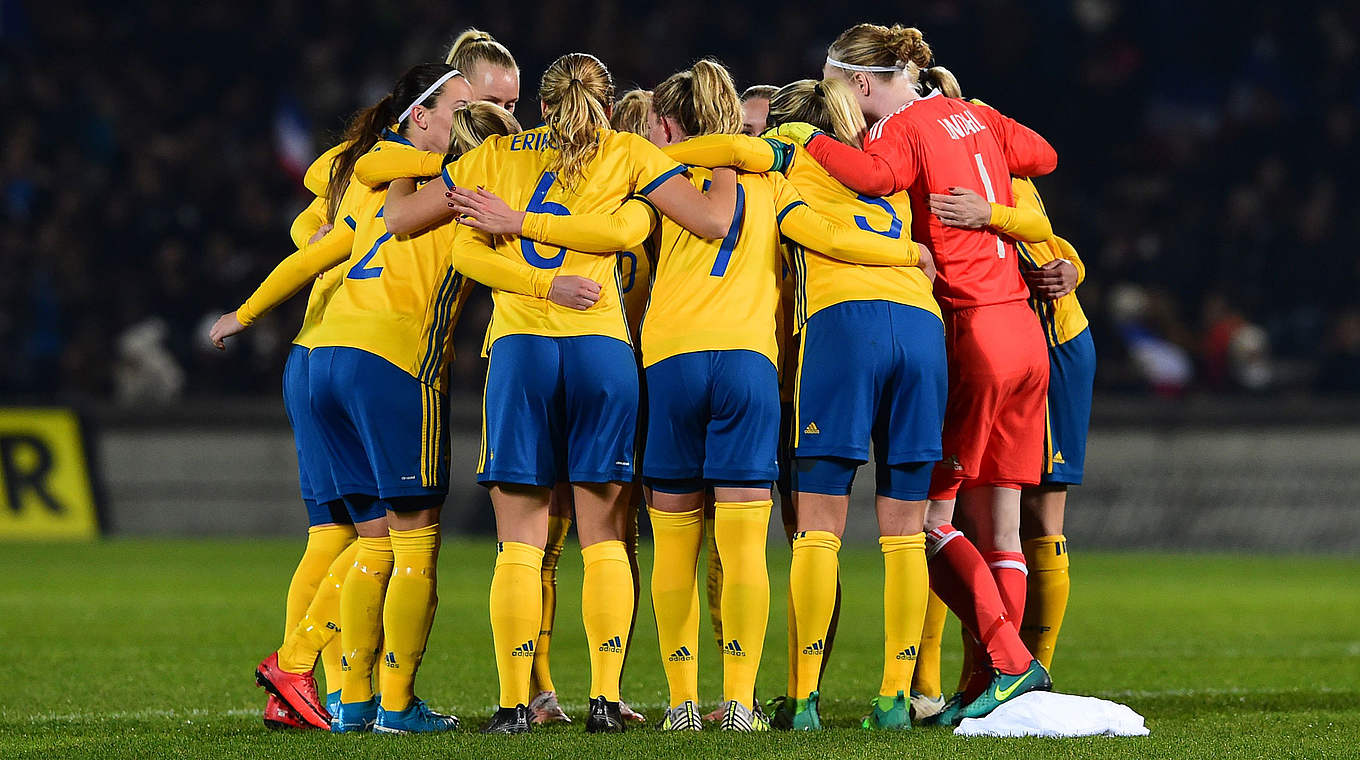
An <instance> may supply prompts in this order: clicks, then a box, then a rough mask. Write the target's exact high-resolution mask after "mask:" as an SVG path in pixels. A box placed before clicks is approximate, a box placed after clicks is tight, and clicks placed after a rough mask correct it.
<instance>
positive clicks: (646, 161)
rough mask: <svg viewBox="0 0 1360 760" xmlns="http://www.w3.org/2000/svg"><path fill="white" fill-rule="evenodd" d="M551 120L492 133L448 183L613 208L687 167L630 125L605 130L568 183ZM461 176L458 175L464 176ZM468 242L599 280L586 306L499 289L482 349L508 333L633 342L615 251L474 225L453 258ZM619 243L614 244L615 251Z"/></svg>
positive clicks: (554, 207)
mask: <svg viewBox="0 0 1360 760" xmlns="http://www.w3.org/2000/svg"><path fill="white" fill-rule="evenodd" d="M556 152H557V151H556V148H555V147H554V146H553V143H552V139H551V136H550V135H549V132H548V128H547V127H538V128H537V129H531V130H528V131H527V132H521V133H519V134H516V135H506V136H496V137H491V138H489V139H487V141H486V142H484V143H482V144H481V145H480V146H478V147H477V148H475V149H473V150H471V151H469V152H468V153H467V154H465V155H464V156H463V157H462V158H461V159H460V160H459V161H458V162H457V164H456V166H457V167H458V170H457V172H456V173H455V176H450V175H449V173H448V172H447V171H446V172H445V175H444V181H445V182H446V183H447V184H450V185H453V184H459V185H464V186H467V187H475V186H477V185H481V186H484V187H486V188H487V189H488V190H490V191H492V192H494V193H495V194H496V195H499V196H500V197H501V198H503V199H505V201H506V203H508V204H510V206H511V207H512V208H520V209H524V210H525V211H528V212H537V213H541V214H542V213H546V214H553V215H579V214H609V213H612V212H613V211H615V210H617V209H618V208H619V207H620V206H621V205H622V204H623V202H624V201H625V200H627V199H628V198H629V197H630V196H632V195H646V194H647V193H649V192H651V191H652V190H653V189H655V188H656V187H659V186H660V185H661V183H663V182H665V181H666V180H668V179H670V178H671V177H672V176H674V175H676V174H679V173H681V172H683V171H684V168H683V167H681V166H679V165H677V164H676V162H674V161H671V160H670V159H668V158H666V156H665V155H664V154H663V153H662V152H661V151H660V150H659V149H657V147H656V146H654V145H652V144H651V143H649V142H647V141H646V140H644V139H642V138H641V137H638V136H637V135H635V134H631V133H628V132H614V131H612V130H607V129H602V130H600V138H599V149H598V150H597V151H596V153H595V155H594V156H592V157H591V159H590V160H589V161H588V162H587V163H586V165H585V167H584V170H583V172H582V175H581V179H580V180H579V182H578V186H577V187H576V188H574V189H573V188H566V187H564V186H563V184H562V183H561V182H560V181H558V178H557V175H556V174H555V173H553V172H551V171H548V167H549V164H550V163H551V161H552V158H553V156H554V155H555V154H556ZM460 175H461V178H460ZM465 248H468V249H477V248H482V249H486V248H491V249H494V250H495V252H496V253H497V254H498V255H500V256H502V257H505V258H507V259H512V260H516V261H519V262H523V263H527V264H529V265H530V266H533V267H535V268H539V269H542V270H544V271H546V272H549V273H551V274H553V275H579V276H581V277H588V278H590V279H592V280H594V281H595V282H598V283H600V285H601V294H600V300H599V301H598V302H596V303H595V305H594V306H591V307H590V308H589V309H586V310H585V311H579V310H575V309H570V308H567V307H565V306H559V305H558V304H555V303H552V302H550V301H544V300H541V299H535V298H529V297H526V296H523V295H521V294H518V293H511V292H506V291H502V290H494V291H493V293H492V300H493V303H494V306H495V308H494V311H493V312H492V315H491V324H490V325H488V326H487V332H486V342H485V345H484V350H487V349H490V347H491V345H492V344H493V343H495V342H496V340H497V339H498V338H500V337H502V336H505V335H516V334H527V335H542V336H548V337H568V336H574V335H602V336H605V337H611V338H617V339H619V340H622V341H625V342H628V343H629V344H630V345H631V343H632V341H631V338H630V334H629V327H628V318H627V314H626V313H625V311H624V301H623V286H622V282H621V278H622V273H621V270H620V266H619V262H618V258H619V257H618V255H617V254H616V253H614V254H608V255H600V254H587V253H581V252H579V251H575V250H571V249H568V248H565V247H561V246H553V245H546V244H542V243H536V242H534V241H533V240H532V239H530V238H528V237H523V238H522V237H519V236H515V235H503V236H497V237H495V238H493V237H492V236H490V235H487V234H485V233H482V232H477V231H473V230H469V231H468V234H465V235H460V236H459V238H458V242H457V248H456V250H455V257H457V256H459V255H460V252H462V251H464V249H465ZM617 250H618V249H615V251H617Z"/></svg>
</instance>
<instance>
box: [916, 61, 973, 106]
mask: <svg viewBox="0 0 1360 760" xmlns="http://www.w3.org/2000/svg"><path fill="white" fill-rule="evenodd" d="M921 84H923V85H925V86H926V87H929V88H931V89H935V90H939V91H940V92H941V93H942V94H943V95H944V96H945V97H946V98H961V97H963V88H962V87H960V86H959V80H958V77H956V76H954V72H952V71H950V70H949V69H946V68H945V67H943V66H931V67H930V68H928V69H926V70H925V71H922V72H921Z"/></svg>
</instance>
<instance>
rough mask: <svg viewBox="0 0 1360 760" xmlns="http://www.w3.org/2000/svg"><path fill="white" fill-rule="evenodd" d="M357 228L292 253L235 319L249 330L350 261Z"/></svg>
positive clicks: (343, 226) (342, 228)
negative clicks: (268, 314)
mask: <svg viewBox="0 0 1360 760" xmlns="http://www.w3.org/2000/svg"><path fill="white" fill-rule="evenodd" d="M353 242H354V228H353V227H350V226H349V225H347V224H341V225H339V226H337V227H335V228H334V229H332V230H331V231H330V232H328V233H326V236H325V237H323V238H321V239H320V240H318V241H316V242H315V243H313V244H312V245H309V246H307V247H305V248H302V249H300V250H298V251H295V252H293V253H292V254H291V255H290V256H288V258H286V259H284V260H283V261H280V262H279V264H278V266H276V267H274V271H272V272H270V273H269V276H268V277H266V278H265V279H264V282H262V283H260V286H259V287H257V288H256V289H255V292H254V293H252V294H251V295H250V297H249V298H247V299H246V301H245V303H243V304H241V306H240V308H238V309H237V310H236V319H237V320H238V321H240V323H241V324H243V325H245V326H247V327H249V326H250V324H251V323H252V322H254V321H255V320H256V319H259V318H260V316H261V315H263V314H265V313H266V312H268V311H269V310H270V309H273V308H274V307H276V306H278V305H279V304H281V303H283V302H284V301H287V300H288V299H289V298H291V297H292V295H293V294H294V293H296V292H298V291H299V290H301V289H302V288H303V286H305V285H306V284H307V283H309V282H311V281H312V280H314V279H315V278H316V276H317V275H319V274H321V273H322V272H324V271H326V270H327V269H330V268H331V267H333V266H335V265H337V264H339V263H341V262H342V261H344V260H345V259H348V258H349V253H350V245H351V244H352V243H353Z"/></svg>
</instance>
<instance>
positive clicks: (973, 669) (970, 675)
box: [958, 628, 992, 703]
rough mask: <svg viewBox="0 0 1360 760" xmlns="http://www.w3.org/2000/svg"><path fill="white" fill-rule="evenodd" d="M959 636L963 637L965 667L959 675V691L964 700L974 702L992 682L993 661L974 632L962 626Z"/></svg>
mask: <svg viewBox="0 0 1360 760" xmlns="http://www.w3.org/2000/svg"><path fill="white" fill-rule="evenodd" d="M959 634H960V635H959V638H961V639H963V668H962V670H961V671H960V675H959V689H958V690H959V691H961V692H963V701H964V702H965V703H968V702H972V701H973V700H974V699H977V697H978V695H979V694H981V693H982V692H983V691H985V690H986V689H987V685H988V684H990V683H991V682H992V661H991V660H990V659H988V658H987V650H986V649H984V648H983V647H982V645H981V644H979V643H978V640H977V639H975V638H973V634H971V633H969V632H968V631H966V630H964V629H962V628H960V629H959Z"/></svg>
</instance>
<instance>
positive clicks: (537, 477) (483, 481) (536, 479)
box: [477, 470, 557, 488]
mask: <svg viewBox="0 0 1360 760" xmlns="http://www.w3.org/2000/svg"><path fill="white" fill-rule="evenodd" d="M497 483H507V484H509V485H513V486H539V487H541V488H551V487H553V486H555V485H557V478H555V477H553V476H551V475H543V474H542V473H537V472H507V471H505V470H492V471H490V472H485V473H482V474H480V475H478V476H477V484H478V485H483V486H493V485H496V484H497Z"/></svg>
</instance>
